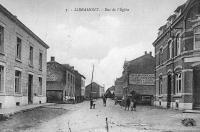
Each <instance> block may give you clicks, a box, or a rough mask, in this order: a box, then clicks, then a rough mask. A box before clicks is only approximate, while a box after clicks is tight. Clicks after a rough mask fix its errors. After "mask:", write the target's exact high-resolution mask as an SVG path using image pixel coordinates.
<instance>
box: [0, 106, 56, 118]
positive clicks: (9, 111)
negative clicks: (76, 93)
mask: <svg viewBox="0 0 200 132" xmlns="http://www.w3.org/2000/svg"><path fill="white" fill-rule="evenodd" d="M52 104H54V103H43V104H30V105H24V106H17V107H14V108H4V109H0V119H1V117H4V116H9V115H13V114H15V113H18V112H21V111H26V110H30V109H34V108H37V107H41V106H47V105H52Z"/></svg>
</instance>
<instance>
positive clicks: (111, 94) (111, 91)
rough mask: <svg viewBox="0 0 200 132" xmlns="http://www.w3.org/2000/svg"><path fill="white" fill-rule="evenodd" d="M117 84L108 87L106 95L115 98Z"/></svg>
mask: <svg viewBox="0 0 200 132" xmlns="http://www.w3.org/2000/svg"><path fill="white" fill-rule="evenodd" d="M114 92H115V86H111V87H110V88H108V89H107V90H106V93H105V95H106V97H108V98H114V96H115V93H114Z"/></svg>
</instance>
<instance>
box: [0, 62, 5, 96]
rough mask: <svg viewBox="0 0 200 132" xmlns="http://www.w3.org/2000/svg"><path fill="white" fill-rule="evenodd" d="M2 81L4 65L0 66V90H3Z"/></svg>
mask: <svg viewBox="0 0 200 132" xmlns="http://www.w3.org/2000/svg"><path fill="white" fill-rule="evenodd" d="M3 82H4V67H3V66H0V92H3V87H4V86H3Z"/></svg>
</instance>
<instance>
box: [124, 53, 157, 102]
mask: <svg viewBox="0 0 200 132" xmlns="http://www.w3.org/2000/svg"><path fill="white" fill-rule="evenodd" d="M154 69H155V58H154V57H153V56H152V53H151V52H150V53H147V52H145V54H144V55H143V56H141V57H138V58H136V59H134V60H132V61H125V63H124V70H123V75H122V76H123V77H124V81H125V82H124V86H123V97H126V96H131V93H132V92H136V93H137V94H138V95H139V96H138V98H137V102H138V103H140V104H151V103H152V99H153V96H155V72H154Z"/></svg>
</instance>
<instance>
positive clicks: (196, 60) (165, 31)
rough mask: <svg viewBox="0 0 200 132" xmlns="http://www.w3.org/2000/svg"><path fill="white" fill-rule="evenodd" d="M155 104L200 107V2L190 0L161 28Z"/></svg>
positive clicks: (157, 41)
mask: <svg viewBox="0 0 200 132" xmlns="http://www.w3.org/2000/svg"><path fill="white" fill-rule="evenodd" d="M153 46H154V47H155V56H156V73H155V74H156V98H155V105H157V106H161V107H165V108H173V109H197V108H200V81H199V80H200V1H199V0H187V2H186V3H184V4H183V5H181V6H179V7H177V9H176V10H175V11H174V14H173V15H171V16H170V17H169V18H168V19H167V23H166V24H165V25H164V26H162V27H160V28H159V33H158V37H157V39H156V40H155V41H154V42H153Z"/></svg>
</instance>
